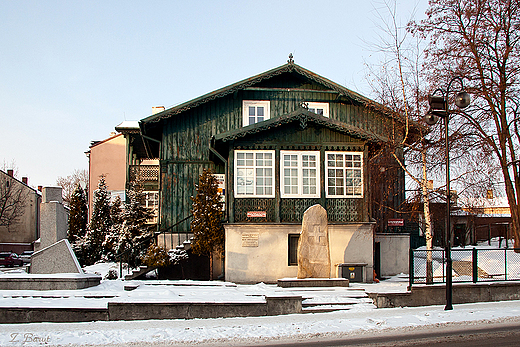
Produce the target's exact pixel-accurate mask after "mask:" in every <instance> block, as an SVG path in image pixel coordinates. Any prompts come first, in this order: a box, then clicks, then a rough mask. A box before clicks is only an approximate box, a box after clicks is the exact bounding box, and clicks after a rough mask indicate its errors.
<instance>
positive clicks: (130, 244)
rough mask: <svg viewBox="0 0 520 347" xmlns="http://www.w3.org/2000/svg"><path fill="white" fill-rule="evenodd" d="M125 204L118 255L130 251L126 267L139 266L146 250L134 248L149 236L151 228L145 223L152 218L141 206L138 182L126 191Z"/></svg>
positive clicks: (146, 209)
mask: <svg viewBox="0 0 520 347" xmlns="http://www.w3.org/2000/svg"><path fill="white" fill-rule="evenodd" d="M126 195H127V202H126V203H125V205H124V209H123V212H122V220H123V222H122V224H121V233H120V237H119V242H118V253H122V252H124V251H125V250H129V249H131V250H132V251H130V254H129V255H128V265H129V266H130V267H135V266H137V265H140V263H141V260H142V259H143V258H144V256H145V255H146V248H144V247H143V248H136V247H135V246H136V245H137V244H139V243H140V242H142V241H144V239H145V238H146V237H148V236H149V235H150V231H151V227H150V226H149V225H148V224H146V222H147V221H148V220H149V219H150V218H152V217H153V212H152V211H151V210H150V209H148V208H146V207H145V206H144V204H143V201H144V193H143V189H142V187H141V184H140V182H135V183H133V184H132V186H131V187H130V189H129V190H127V193H126Z"/></svg>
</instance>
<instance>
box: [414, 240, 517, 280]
mask: <svg viewBox="0 0 520 347" xmlns="http://www.w3.org/2000/svg"><path fill="white" fill-rule="evenodd" d="M451 259H452V281H453V283H459V282H473V283H477V282H486V281H520V249H512V248H501V249H500V248H499V249H497V248H467V249H452V250H451ZM409 263H410V286H412V285H413V284H425V283H428V284H433V283H445V282H446V254H445V250H444V249H434V250H422V249H421V250H417V249H410V262H409ZM428 274H429V276H427V275H428Z"/></svg>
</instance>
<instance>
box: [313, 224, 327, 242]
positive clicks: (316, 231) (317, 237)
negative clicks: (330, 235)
mask: <svg viewBox="0 0 520 347" xmlns="http://www.w3.org/2000/svg"><path fill="white" fill-rule="evenodd" d="M325 236H326V235H325V232H324V231H323V230H321V225H320V224H313V225H312V226H311V230H309V239H311V238H312V239H313V241H314V244H316V245H324V244H325Z"/></svg>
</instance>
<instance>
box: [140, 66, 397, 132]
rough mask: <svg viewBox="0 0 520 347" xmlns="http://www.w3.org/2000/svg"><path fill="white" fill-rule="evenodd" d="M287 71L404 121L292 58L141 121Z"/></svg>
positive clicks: (171, 113)
mask: <svg viewBox="0 0 520 347" xmlns="http://www.w3.org/2000/svg"><path fill="white" fill-rule="evenodd" d="M287 72H295V73H297V74H299V75H301V76H304V77H306V78H308V79H309V80H311V81H314V82H316V83H318V84H321V85H323V86H325V87H327V88H329V89H331V90H333V91H336V92H337V93H338V94H339V95H342V96H344V97H346V98H347V99H350V100H352V102H354V103H359V104H361V105H364V106H365V107H368V108H372V109H374V110H376V111H378V112H382V113H384V114H386V115H387V116H389V117H392V118H395V119H397V120H399V121H403V122H404V119H403V118H402V116H401V115H399V114H397V113H395V112H393V111H392V110H390V109H389V108H387V107H385V106H383V105H381V104H379V103H377V102H375V101H373V100H370V99H369V98H366V97H364V96H362V95H361V94H358V93H356V92H353V91H352V90H350V89H347V88H345V87H343V86H342V85H339V84H337V83H335V82H332V81H331V80H329V79H327V78H325V77H323V76H320V75H318V74H316V73H314V72H312V71H310V70H307V69H305V68H303V67H301V66H299V65H297V64H294V62H293V61H292V60H289V61H288V62H287V64H284V65H282V66H279V67H277V68H274V69H272V70H269V71H266V72H264V73H261V74H258V75H256V76H253V77H250V78H246V79H245V80H242V81H240V82H237V83H234V84H231V85H229V86H227V87H223V88H220V89H217V90H215V91H213V92H211V93H208V94H205V95H202V96H200V97H198V98H195V99H193V100H190V101H187V102H184V103H182V104H180V105H177V106H174V107H171V108H169V109H167V110H165V111H163V112H159V113H156V114H154V115H151V116H149V117H147V118H144V119H142V120H141V121H140V124H146V123H154V122H159V121H160V120H162V119H167V118H170V117H172V116H174V115H176V114H179V113H181V112H184V111H187V110H189V109H191V108H194V107H197V106H199V105H201V104H204V103H206V102H208V101H211V100H214V99H217V98H220V97H223V96H226V95H229V94H232V93H234V92H236V91H238V90H242V89H245V88H247V87H250V86H253V85H255V84H257V83H259V82H261V81H263V80H267V79H270V78H272V77H274V76H277V75H281V74H283V73H287Z"/></svg>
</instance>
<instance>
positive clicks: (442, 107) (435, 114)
mask: <svg viewBox="0 0 520 347" xmlns="http://www.w3.org/2000/svg"><path fill="white" fill-rule="evenodd" d="M454 81H458V82H459V83H460V86H461V90H463V89H464V83H463V82H462V78H461V77H458V76H457V77H453V78H452V79H451V80H450V82H449V83H448V87H447V88H446V90H443V89H437V90H435V91H434V92H433V94H432V95H430V96H429V97H428V102H429V104H430V110H429V111H428V113H427V114H426V117H425V121H426V123H427V124H429V125H434V124H435V123H437V121H438V120H439V117H441V118H444V137H445V140H446V143H445V146H446V231H445V244H444V248H445V253H446V306H445V307H444V309H445V310H453V305H452V293H453V282H452V276H453V272H452V259H451V221H450V210H451V206H450V205H451V189H450V148H449V141H448V123H449V118H450V109H449V103H448V101H449V97H450V92H452V90H451V85H452V83H453V82H454ZM438 92H439V93H440V94H441V95H440V96H437V95H435V94H436V93H438ZM469 103H470V97H469V94H468V93H466V92H464V91H462V92H458V93H457V95H455V105H457V107H458V108H461V109H462V108H466V107H467V106H468V105H469Z"/></svg>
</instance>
